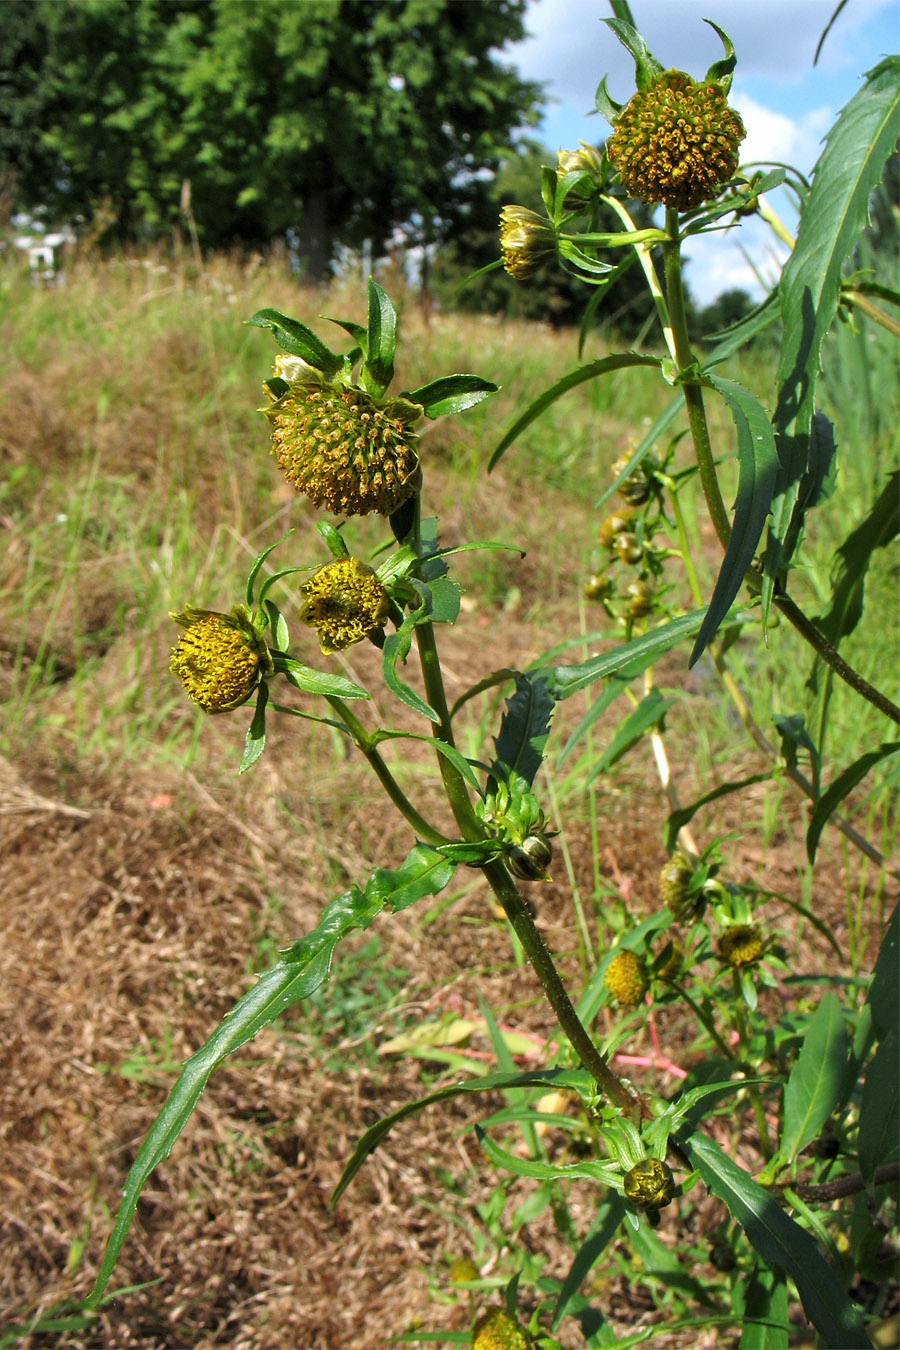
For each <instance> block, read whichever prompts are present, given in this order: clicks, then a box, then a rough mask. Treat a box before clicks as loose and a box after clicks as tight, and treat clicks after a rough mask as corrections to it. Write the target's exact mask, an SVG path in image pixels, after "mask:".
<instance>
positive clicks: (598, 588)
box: [582, 572, 615, 601]
mask: <svg viewBox="0 0 900 1350" xmlns="http://www.w3.org/2000/svg"><path fill="white" fill-rule="evenodd" d="M614 589H615V587H614V586H613V581H612V578H611V577H608V576H607V575H606V573H605V572H603V573H601V574H600V575H599V576H593V577H590V578H589V579H588V580H587V581H586V582H585V583H584V588H583V590H582V595H583V596H584V598H585V600H599V601H603V600H608V599H609V597H610V596H611V595H612V593H613V591H614Z"/></svg>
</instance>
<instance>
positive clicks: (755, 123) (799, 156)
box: [730, 84, 836, 174]
mask: <svg viewBox="0 0 900 1350" xmlns="http://www.w3.org/2000/svg"><path fill="white" fill-rule="evenodd" d="M730 102H731V103H732V104H733V105H734V107H735V108H736V109H737V110H738V112H739V113H740V115H741V117H742V119H743V122H744V126H745V127H746V129H747V136H746V139H745V140H744V141H742V143H741V161H742V163H745V164H746V163H751V162H755V161H757V160H767V161H768V160H776V161H780V162H781V163H783V164H793V165H794V166H795V167H796V168H798V169H799V170H800V172H801V173H805V174H809V173H810V171H811V170H812V168H813V165H814V164H815V162H816V160H817V159H818V158H819V155H820V154H821V153H822V144H821V142H822V137H823V136H824V135H825V133H826V131H827V130H828V128H829V127H830V126H831V124H832V122H833V121H834V118H835V114H836V109H834V108H830V107H826V106H822V107H818V108H810V109H809V111H808V112H805V113H804V114H803V115H802V116H801V117H800V118H799V120H798V119H795V118H793V117H788V116H787V115H786V114H785V113H781V112H777V111H776V110H775V109H774V108H767V107H766V106H765V104H763V103H760V102H759V100H758V99H755V98H753V96H752V95H751V94H748V93H747V92H746V91H745V90H743V89H741V87H740V86H739V85H738V84H735V86H734V89H733V90H732V93H731V98H730Z"/></svg>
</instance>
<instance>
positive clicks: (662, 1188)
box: [623, 1158, 675, 1209]
mask: <svg viewBox="0 0 900 1350" xmlns="http://www.w3.org/2000/svg"><path fill="white" fill-rule="evenodd" d="M623 1189H624V1191H625V1197H626V1199H628V1200H630V1201H631V1203H632V1204H633V1205H634V1206H636V1208H637V1209H665V1207H666V1205H670V1204H671V1203H672V1198H673V1196H674V1195H675V1178H674V1177H673V1176H672V1171H671V1168H670V1167H669V1165H668V1163H664V1162H663V1161H662V1160H661V1159H660V1158H643V1159H642V1160H641V1161H640V1162H639V1163H635V1165H634V1167H632V1169H631V1171H630V1172H627V1173H626V1174H625V1181H624V1186H623Z"/></svg>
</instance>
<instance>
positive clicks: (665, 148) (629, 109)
mask: <svg viewBox="0 0 900 1350" xmlns="http://www.w3.org/2000/svg"><path fill="white" fill-rule="evenodd" d="M606 22H607V23H609V24H610V26H611V27H612V28H613V31H614V32H615V34H616V36H617V37H618V38H619V40H620V41H621V42H622V43H623V44H624V45H625V46H626V47H627V48H628V50H629V51H630V52H631V54H632V55H633V56H634V58H635V72H636V80H637V93H635V94H634V95H633V96H632V98H631V99H630V100H629V101H628V103H626V104H625V106H624V107H620V106H619V105H618V104H616V103H614V102H613V100H612V99H611V98H610V96H609V93H608V91H607V90H606V87H605V86H606V81H605V80H604V81H603V82H602V83H601V85H600V88H599V89H598V90H597V107H598V109H600V111H602V112H604V114H605V115H606V116H607V117H608V118H609V120H610V121H611V122H612V125H613V134H612V135H611V136H610V138H609V140H608V141H607V143H606V152H607V155H608V156H609V160H610V163H611V164H613V165H614V167H615V168H616V169H617V170H618V173H619V177H620V179H621V181H622V186H623V187H624V188H625V191H626V192H627V193H628V194H629V195H630V196H632V197H637V198H638V199H639V200H640V201H642V202H646V203H648V204H651V203H654V202H662V203H663V204H664V205H665V206H667V207H671V208H673V209H674V210H676V211H692V210H694V208H695V207H698V206H700V205H701V204H702V203H703V202H706V201H709V200H710V199H711V198H713V197H715V196H716V195H717V194H718V192H719V190H720V188H722V187H723V186H724V184H726V183H727V182H728V181H729V180H730V179H731V178H732V177H733V176H734V172H735V170H736V169H737V166H738V147H739V146H740V143H741V141H742V140H743V139H744V136H745V135H746V132H745V130H744V124H743V122H742V121H741V119H740V117H739V116H738V114H737V113H736V112H735V110H734V109H733V108H732V107H730V106H729V104H728V101H727V95H728V91H729V89H730V87H731V75H732V71H733V69H734V65H735V56H734V47H733V46H732V44H731V41H730V39H729V38H728V36H727V34H725V33H723V32H722V30H721V28H719V27H718V26H717V25H716V24H711V27H713V28H715V30H716V32H717V33H718V34H719V37H720V38H721V39H722V43H723V45H724V47H725V56H724V58H722V59H721V60H720V61H717V62H715V63H714V64H713V65H712V66H710V68H709V70H708V71H707V73H706V77H705V78H704V79H703V80H695V79H693V78H692V77H691V76H690V75H688V74H686V73H685V72H684V71H683V70H664V69H663V67H662V66H661V65H660V63H659V62H658V61H657V60H656V59H655V57H653V56H652V55H651V54H650V52H649V51H648V50H647V46H646V43H645V42H644V39H643V38H642V37H641V35H640V33H638V32H637V30H636V29H635V28H633V27H632V26H631V25H630V24H628V23H625V22H623V21H620V20H607V21H606ZM706 22H707V23H710V22H711V21H710V20H708V19H707V20H706Z"/></svg>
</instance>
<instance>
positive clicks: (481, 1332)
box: [472, 1308, 529, 1350]
mask: <svg viewBox="0 0 900 1350" xmlns="http://www.w3.org/2000/svg"><path fill="white" fill-rule="evenodd" d="M528 1346H529V1340H528V1337H527V1335H526V1334H525V1332H524V1331H523V1330H522V1328H521V1327H520V1326H519V1324H518V1322H517V1321H516V1319H515V1318H514V1317H511V1316H510V1314H509V1313H508V1312H507V1311H506V1309H505V1308H491V1309H489V1311H488V1312H486V1313H482V1314H481V1316H480V1317H479V1319H478V1321H477V1322H476V1323H475V1325H474V1327H473V1328H472V1350H528Z"/></svg>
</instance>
